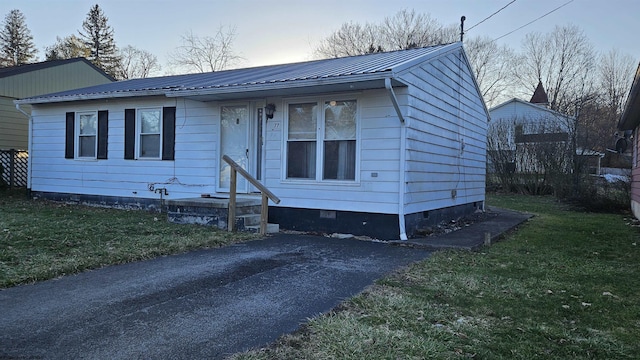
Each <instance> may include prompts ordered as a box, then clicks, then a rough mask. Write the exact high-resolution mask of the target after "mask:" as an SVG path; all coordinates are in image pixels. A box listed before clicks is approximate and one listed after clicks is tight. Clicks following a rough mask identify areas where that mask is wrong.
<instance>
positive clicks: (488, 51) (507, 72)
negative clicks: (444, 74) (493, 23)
mask: <svg viewBox="0 0 640 360" xmlns="http://www.w3.org/2000/svg"><path fill="white" fill-rule="evenodd" d="M465 50H466V53H467V55H468V57H469V62H470V63H471V67H472V68H473V74H474V75H475V77H476V80H477V81H478V86H479V87H480V91H481V92H482V96H483V97H484V101H485V102H486V103H487V106H489V107H492V106H494V105H497V103H498V100H506V99H504V97H505V95H506V94H507V93H509V90H510V88H511V87H512V85H513V81H512V79H511V74H512V72H511V69H512V68H513V66H514V65H515V64H514V63H513V58H514V52H513V50H512V49H511V48H509V47H508V46H506V45H503V46H498V45H497V44H496V43H495V41H493V40H491V39H490V38H488V37H475V38H469V39H466V40H465Z"/></svg>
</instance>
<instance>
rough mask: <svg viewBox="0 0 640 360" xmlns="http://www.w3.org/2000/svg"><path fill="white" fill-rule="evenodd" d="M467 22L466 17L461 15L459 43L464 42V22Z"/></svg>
mask: <svg viewBox="0 0 640 360" xmlns="http://www.w3.org/2000/svg"><path fill="white" fill-rule="evenodd" d="M465 20H467V17H466V16H464V15H462V17H461V18H460V42H462V40H464V21H465Z"/></svg>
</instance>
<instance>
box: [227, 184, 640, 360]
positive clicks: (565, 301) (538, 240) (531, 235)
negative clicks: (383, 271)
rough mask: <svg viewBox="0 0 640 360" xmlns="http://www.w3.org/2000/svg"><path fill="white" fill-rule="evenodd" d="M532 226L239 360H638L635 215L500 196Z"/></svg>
mask: <svg viewBox="0 0 640 360" xmlns="http://www.w3.org/2000/svg"><path fill="white" fill-rule="evenodd" d="M488 203H489V204H490V205H495V206H500V207H506V208H512V209H516V210H521V211H529V212H532V213H535V215H536V216H535V217H534V218H532V219H531V220H530V221H529V222H528V223H526V224H524V225H523V226H521V227H520V228H519V230H518V231H517V232H514V233H513V234H510V235H509V236H507V238H506V239H504V241H501V242H499V243H497V244H495V245H494V246H492V247H490V248H484V249H482V250H481V251H480V252H475V253H470V252H464V251H443V252H438V253H435V254H434V255H433V257H431V258H430V259H428V260H426V261H423V262H419V263H416V264H414V265H413V266H410V267H409V268H407V269H405V270H402V271H400V272H397V273H395V274H393V275H391V276H388V277H386V278H384V279H382V280H380V281H378V282H377V284H376V285H374V286H372V287H370V288H369V289H368V290H366V291H365V292H364V293H362V294H361V295H358V296H356V297H354V298H352V299H350V300H348V301H346V302H344V303H343V305H342V306H340V307H339V308H338V309H335V310H334V311H332V312H330V313H328V314H325V315H322V316H320V317H318V318H315V319H313V320H311V321H310V322H309V323H308V325H306V326H305V327H304V328H303V329H302V330H300V331H298V332H297V333H295V334H292V335H287V336H284V337H283V338H281V339H280V340H279V341H278V342H277V343H276V344H274V345H272V346H271V347H269V348H266V349H261V350H256V351H252V352H248V353H244V354H238V355H236V356H235V357H236V359H363V358H368V359H425V358H426V359H431V358H433V359H456V358H474V359H538V358H546V359H596V358H597V359H624V358H627V359H630V358H638V357H639V356H640V355H639V354H640V343H639V342H638V339H639V338H640V266H639V264H638V259H639V255H640V249H639V247H638V240H639V232H638V228H637V227H636V226H635V224H636V222H635V221H632V220H631V219H630V217H631V216H630V215H627V216H625V215H619V214H593V213H583V212H579V211H574V210H571V209H570V208H568V207H567V206H564V205H562V204H560V203H558V202H556V201H555V200H554V198H551V197H531V196H516V195H501V196H491V197H489V199H488Z"/></svg>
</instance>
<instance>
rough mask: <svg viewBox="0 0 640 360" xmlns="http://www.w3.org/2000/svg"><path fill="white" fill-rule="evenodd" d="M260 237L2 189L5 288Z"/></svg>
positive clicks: (0, 260) (1, 282)
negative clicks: (27, 197) (61, 201)
mask: <svg viewBox="0 0 640 360" xmlns="http://www.w3.org/2000/svg"><path fill="white" fill-rule="evenodd" d="M252 238H257V236H256V235H252V234H248V233H229V232H226V231H221V230H218V229H215V228H211V227H205V226H198V225H177V224H170V223H169V222H167V218H166V215H165V214H159V213H149V212H146V211H135V210H130V211H127V210H117V209H105V208H98V207H88V206H81V205H66V204H62V203H53V202H48V201H32V200H27V199H26V198H25V196H24V195H23V194H18V193H11V192H8V191H0V288H2V287H7V286H12V285H16V284H21V283H27V282H32V281H38V280H45V279H50V278H54V277H57V276H61V275H66V274H72V273H77V272H80V271H83V270H87V269H95V268H99V267H102V266H106V265H112V264H119V263H125V262H130V261H135V260H142V259H149V258H152V257H156V256H160V255H167V254H174V253H180V252H185V251H188V250H192V249H198V248H203V247H220V246H224V245H229V244H232V243H234V242H239V241H245V240H247V239H252Z"/></svg>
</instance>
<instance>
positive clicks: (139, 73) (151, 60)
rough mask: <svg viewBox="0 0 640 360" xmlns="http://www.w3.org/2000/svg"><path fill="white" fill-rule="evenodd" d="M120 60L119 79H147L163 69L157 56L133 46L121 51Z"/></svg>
mask: <svg viewBox="0 0 640 360" xmlns="http://www.w3.org/2000/svg"><path fill="white" fill-rule="evenodd" d="M120 59H121V61H120V70H119V78H121V79H136V78H146V77H149V76H150V75H152V74H153V73H154V72H157V71H160V69H161V66H160V64H159V63H158V58H157V57H156V56H155V55H153V54H152V53H150V52H148V51H146V50H141V49H138V48H135V47H133V46H131V45H128V46H126V47H125V48H124V49H122V50H120Z"/></svg>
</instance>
